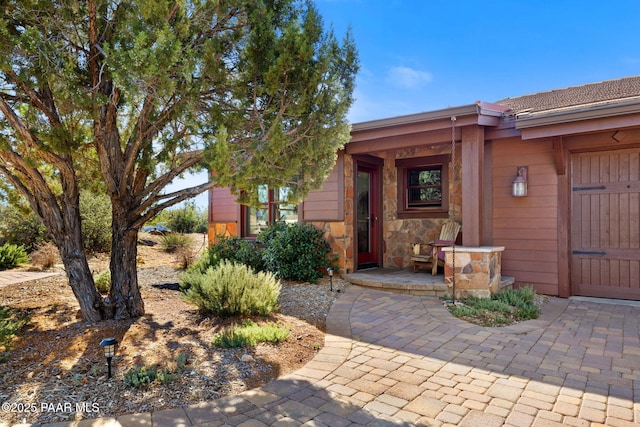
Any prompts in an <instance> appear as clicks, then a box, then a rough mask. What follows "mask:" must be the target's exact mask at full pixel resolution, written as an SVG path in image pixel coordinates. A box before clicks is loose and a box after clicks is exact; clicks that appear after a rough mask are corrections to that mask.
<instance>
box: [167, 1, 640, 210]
mask: <svg viewBox="0 0 640 427" xmlns="http://www.w3.org/2000/svg"><path fill="white" fill-rule="evenodd" d="M315 5H316V7H317V8H318V10H319V12H320V14H321V15H322V17H323V19H324V23H325V26H326V27H327V28H328V27H329V26H332V27H333V29H334V32H335V34H336V36H337V37H338V38H339V39H341V38H342V37H343V36H344V34H345V33H346V31H347V28H349V26H350V27H351V30H352V32H353V37H354V39H355V43H356V46H357V48H358V51H359V57H360V72H359V74H358V77H357V88H356V91H355V98H356V101H355V103H354V105H353V107H352V109H351V111H350V114H349V118H350V121H351V122H352V123H359V122H363V121H368V120H375V119H381V118H388V117H395V116H400V115H404V114H413V113H420V112H423V111H431V110H437V109H441V108H447V107H455V106H461V105H468V104H472V103H474V102H475V101H478V100H480V101H486V102H494V101H498V100H500V99H504V98H507V97H514V96H519V95H526V94H529V93H535V92H541V91H547V90H552V89H559V88H564V87H568V86H576V85H581V84H585V83H592V82H598V81H602V80H610V79H616V78H620V77H624V76H631V75H638V74H640V0H619V1H616V0H613V1H592V0H582V1H577V0H537V1H535V0H534V1H508V2H507V1H473V0H458V1H451V0H315ZM205 179H206V174H199V175H197V176H196V177H188V178H187V180H186V181H187V185H194V184H195V182H194V181H197V182H203V181H204V180H205ZM184 185H185V182H176V183H174V185H173V186H172V187H171V188H182V187H184ZM196 203H197V205H198V206H200V207H202V208H205V207H206V203H207V196H206V194H203V195H201V196H199V197H198V198H196Z"/></svg>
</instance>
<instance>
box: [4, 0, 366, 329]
mask: <svg viewBox="0 0 640 427" xmlns="http://www.w3.org/2000/svg"><path fill="white" fill-rule="evenodd" d="M357 62H358V61H357V54H356V50H355V46H354V43H353V40H352V38H351V35H350V33H347V34H346V35H345V37H344V39H343V40H342V41H338V40H337V39H336V37H335V36H334V34H333V32H332V31H331V30H330V29H329V30H327V29H326V28H324V26H323V22H322V19H321V17H320V16H319V14H318V12H317V10H316V9H315V8H314V6H313V4H312V3H311V2H301V1H295V0H218V1H214V0H85V1H80V0H5V1H4V2H2V5H1V6H0V173H1V174H2V175H4V177H5V178H6V180H7V181H8V182H10V184H11V185H12V186H13V187H14V188H16V189H17V190H19V191H20V193H21V194H22V195H23V196H24V197H25V198H26V199H27V200H28V201H29V203H30V204H31V206H32V208H33V210H34V211H35V212H36V213H37V214H38V216H39V217H40V218H42V220H43V222H44V224H45V226H46V227H47V229H48V231H49V233H50V235H51V237H52V239H53V241H54V242H55V244H56V245H57V246H58V248H59V249H60V253H61V255H62V258H63V261H64V264H65V269H66V272H67V274H68V277H69V283H70V285H71V287H72V288H73V291H74V293H75V295H76V297H77V299H78V301H79V304H80V308H81V311H82V313H83V315H84V317H85V319H87V320H91V321H96V320H100V319H104V318H111V317H115V318H128V317H135V316H139V315H141V314H143V313H144V304H143V301H142V298H141V296H140V291H139V288H138V283H137V273H136V257H137V252H136V243H137V233H138V230H139V229H140V227H141V226H142V225H143V224H144V223H145V222H146V221H148V220H149V219H151V218H153V217H154V216H155V215H156V214H157V213H159V212H160V211H162V210H163V209H166V208H168V207H170V206H173V205H175V204H177V203H180V202H182V201H184V200H186V199H189V198H191V197H193V196H195V195H197V194H199V193H202V192H204V191H206V190H208V189H210V188H212V187H213V186H215V185H223V186H229V187H231V188H232V189H233V190H234V191H235V192H236V194H238V195H243V194H244V195H246V202H247V203H250V202H252V200H251V197H250V195H251V194H254V193H256V192H257V191H256V190H257V187H258V185H260V184H270V185H280V186H282V185H285V184H286V185H287V186H289V187H290V188H291V189H292V194H291V198H292V200H296V199H300V198H301V197H303V196H304V195H305V194H306V193H307V192H308V191H309V190H310V189H312V188H315V187H318V186H319V185H320V184H321V183H322V180H323V179H324V178H325V177H326V175H327V174H328V173H329V171H330V169H331V167H332V166H333V164H334V162H335V154H336V151H337V150H338V149H339V148H340V147H342V146H343V145H344V144H345V143H346V142H347V140H348V137H349V126H348V123H347V119H346V114H347V111H348V108H349V106H350V105H351V103H352V93H353V85H354V78H355V73H356V72H357V67H358V65H357ZM198 167H201V168H202V167H205V168H208V169H209V170H210V171H211V175H212V177H213V178H212V179H211V180H210V181H209V182H206V183H202V184H198V185H194V186H192V187H189V188H185V189H182V190H179V191H172V192H167V190H166V187H167V185H168V184H170V183H171V182H172V181H173V180H174V179H176V178H177V177H179V176H180V175H181V174H182V173H184V172H185V171H187V170H190V169H192V168H198ZM96 180H99V181H100V182H101V183H102V185H103V187H104V189H105V190H106V192H107V194H108V195H109V197H110V200H111V205H112V217H113V218H112V236H113V241H112V250H111V264H110V270H111V281H112V286H111V289H110V292H109V301H108V303H107V302H105V301H103V299H102V298H101V296H100V295H99V294H98V293H97V292H96V290H95V286H94V284H93V279H92V277H91V272H90V270H89V267H88V264H87V260H86V256H85V254H84V251H83V249H82V235H81V230H82V228H81V220H80V216H79V210H78V199H79V192H80V188H81V187H82V185H84V184H86V183H92V182H93V183H95V182H96ZM83 183H84V184H83Z"/></svg>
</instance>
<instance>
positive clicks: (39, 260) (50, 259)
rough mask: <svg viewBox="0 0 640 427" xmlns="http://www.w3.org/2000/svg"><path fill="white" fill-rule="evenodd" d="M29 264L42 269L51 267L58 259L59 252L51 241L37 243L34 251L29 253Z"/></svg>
mask: <svg viewBox="0 0 640 427" xmlns="http://www.w3.org/2000/svg"><path fill="white" fill-rule="evenodd" d="M29 258H30V259H31V264H32V265H35V266H37V267H40V268H42V269H47V268H51V267H53V266H55V265H56V263H58V262H59V261H61V260H60V253H59V252H58V248H57V247H56V245H54V244H53V243H51V242H46V243H43V244H41V245H38V247H37V248H36V250H35V251H33V252H31V255H29Z"/></svg>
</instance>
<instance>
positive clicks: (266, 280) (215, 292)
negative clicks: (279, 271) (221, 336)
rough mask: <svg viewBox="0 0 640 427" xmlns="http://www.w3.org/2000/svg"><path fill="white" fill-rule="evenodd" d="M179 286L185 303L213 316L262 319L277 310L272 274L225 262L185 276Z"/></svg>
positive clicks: (277, 292) (276, 285)
mask: <svg viewBox="0 0 640 427" xmlns="http://www.w3.org/2000/svg"><path fill="white" fill-rule="evenodd" d="M180 286H181V288H182V289H183V292H184V293H183V295H184V298H185V299H186V300H187V301H189V302H191V303H193V304H195V305H197V306H198V308H200V310H202V311H204V312H207V313H211V314H214V315H216V316H234V315H261V316H265V315H267V314H269V313H271V312H273V311H275V310H277V309H278V296H279V295H280V282H278V280H277V279H276V278H275V276H274V275H273V274H271V273H265V272H258V273H255V272H254V271H253V269H251V268H250V267H247V266H246V265H243V264H236V263H233V262H230V261H226V260H223V261H222V262H221V263H220V264H219V265H218V266H216V267H209V268H208V269H207V270H206V271H205V272H204V273H201V272H199V271H197V270H192V271H188V272H186V273H185V274H184V275H183V278H182V282H181V283H180Z"/></svg>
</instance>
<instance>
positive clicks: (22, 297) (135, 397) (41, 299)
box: [0, 235, 347, 424]
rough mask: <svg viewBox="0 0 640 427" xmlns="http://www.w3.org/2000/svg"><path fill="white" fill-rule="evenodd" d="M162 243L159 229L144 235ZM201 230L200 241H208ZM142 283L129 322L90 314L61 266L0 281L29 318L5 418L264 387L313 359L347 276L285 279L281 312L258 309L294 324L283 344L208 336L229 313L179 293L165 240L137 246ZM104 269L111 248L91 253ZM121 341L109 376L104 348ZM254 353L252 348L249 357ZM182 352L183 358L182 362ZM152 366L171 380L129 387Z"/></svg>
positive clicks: (53, 417) (144, 405)
mask: <svg viewBox="0 0 640 427" xmlns="http://www.w3.org/2000/svg"><path fill="white" fill-rule="evenodd" d="M144 238H145V240H148V241H152V242H158V241H159V238H158V237H157V236H150V235H146V236H144ZM202 239H203V237H202V236H201V235H200V236H197V237H196V239H195V240H194V249H195V250H197V249H202V247H203V246H204V242H203V241H202ZM138 259H139V264H138V271H139V277H138V279H139V283H140V288H141V293H142V297H143V300H144V303H145V311H146V314H145V315H144V316H142V317H140V318H137V319H130V320H126V321H114V320H109V321H103V322H99V323H88V322H84V321H82V320H81V318H80V317H79V309H78V305H77V302H76V300H75V298H74V296H73V293H72V292H71V288H70V287H69V286H68V282H67V279H66V276H65V275H64V274H60V275H57V276H54V277H50V278H47V279H41V280H37V281H33V282H28V283H20V284H15V285H9V286H5V287H3V288H0V306H4V307H12V308H15V309H18V310H20V311H22V312H25V313H28V315H29V316H30V322H29V324H28V326H27V327H26V328H25V329H23V331H22V332H21V333H20V334H19V335H18V336H17V337H16V338H15V339H14V342H13V343H12V348H11V351H10V353H9V360H8V361H6V362H4V363H0V403H2V404H3V406H2V410H1V411H0V424H2V423H1V422H2V421H5V422H7V423H17V422H29V423H49V422H57V421H68V420H80V419H85V418H94V417H103V416H114V415H122V414H127V413H137V412H146V411H151V410H159V409H167V408H172V407H178V406H181V405H186V404H193V403H197V402H201V401H206V400H211V399H216V398H219V397H222V396H225V395H230V394H237V393H240V392H242V391H245V390H248V389H251V388H255V387H258V386H260V385H263V384H265V383H266V382H268V381H270V380H272V379H275V378H277V377H279V376H281V375H285V374H287V373H291V372H293V371H295V370H296V369H298V368H300V367H302V366H303V365H305V364H306V363H307V362H308V361H309V360H311V359H312V358H313V357H314V355H315V354H316V353H317V351H318V350H319V349H320V348H321V347H322V346H323V344H324V331H325V324H326V316H327V313H328V310H329V308H330V306H331V304H332V303H333V301H334V300H335V298H337V296H338V295H339V292H340V291H344V289H345V287H346V286H347V284H346V283H345V282H343V281H341V280H340V279H334V281H333V290H334V292H330V290H329V287H330V285H329V282H328V280H321V281H320V283H318V284H309V283H283V287H282V291H281V295H280V306H281V309H280V311H279V312H278V313H276V314H273V315H272V316H269V317H268V318H254V319H253V320H254V321H256V322H257V323H260V322H267V321H269V322H276V323H278V324H281V325H286V326H288V327H289V328H290V336H289V339H288V340H287V341H285V342H283V343H280V344H277V345H273V344H259V345H257V346H256V347H253V348H240V349H220V348H215V347H213V346H212V345H211V344H210V343H211V338H212V337H213V335H214V334H215V333H217V332H219V331H221V330H222V328H224V327H225V326H227V325H229V324H231V323H232V322H239V321H240V320H239V319H224V318H216V317H210V316H206V315H203V314H202V313H200V312H199V311H198V310H197V308H196V307H195V306H193V305H190V304H189V303H187V302H185V301H183V300H182V299H181V297H180V291H179V285H178V284H179V281H180V274H181V272H182V271H181V270H180V268H179V264H180V262H179V260H177V259H176V257H175V256H174V255H172V254H167V253H165V252H164V251H163V250H162V248H161V247H160V245H158V244H156V245H154V246H139V258H138ZM90 265H91V266H92V269H93V270H94V271H95V272H96V273H97V272H98V271H100V270H102V269H105V268H107V266H108V257H106V256H99V257H96V258H93V259H92V260H91V261H90ZM105 337H114V338H116V339H117V340H118V346H117V349H116V356H115V357H114V359H113V363H112V369H113V377H112V378H110V379H108V378H107V366H106V361H105V358H104V356H103V353H102V349H101V348H100V347H99V343H100V341H101V340H102V339H103V338H105ZM249 356H250V357H249ZM183 361H186V363H185V364H183V363H182V362H183ZM154 365H155V366H156V367H157V369H158V370H164V371H166V372H169V373H171V374H172V375H171V378H170V379H169V380H168V381H167V382H165V383H160V382H155V383H152V384H150V385H148V386H146V387H141V388H133V387H130V386H126V385H125V382H124V375H125V373H126V372H127V371H128V370H129V369H132V368H140V367H142V366H145V367H147V368H151V367H152V366H154Z"/></svg>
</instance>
